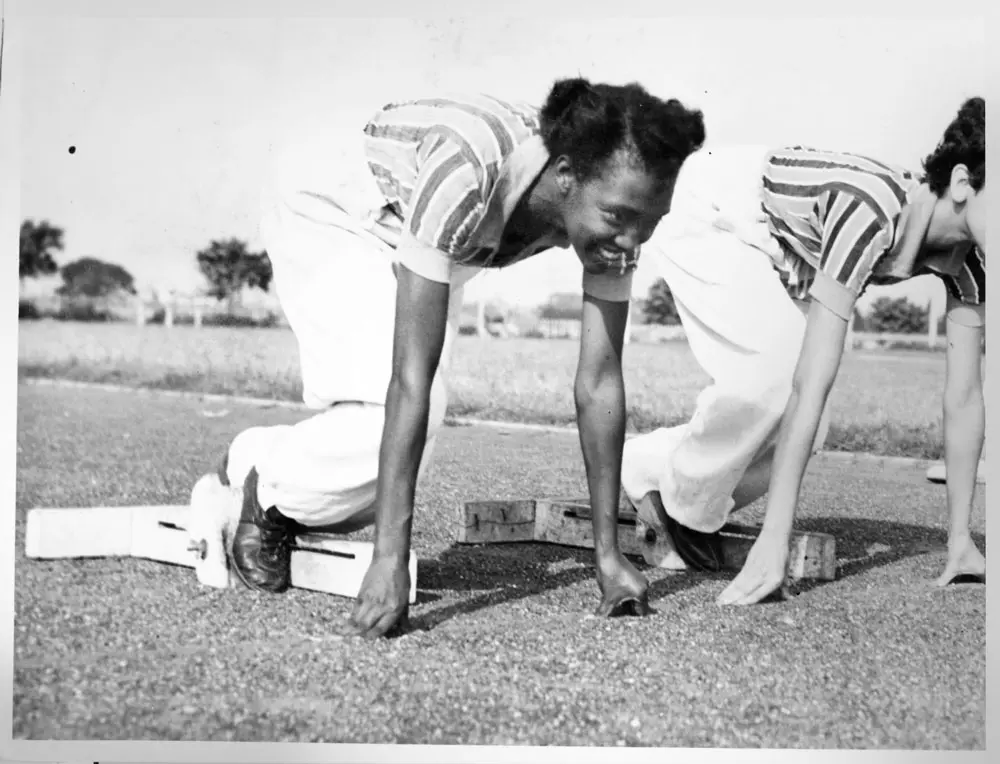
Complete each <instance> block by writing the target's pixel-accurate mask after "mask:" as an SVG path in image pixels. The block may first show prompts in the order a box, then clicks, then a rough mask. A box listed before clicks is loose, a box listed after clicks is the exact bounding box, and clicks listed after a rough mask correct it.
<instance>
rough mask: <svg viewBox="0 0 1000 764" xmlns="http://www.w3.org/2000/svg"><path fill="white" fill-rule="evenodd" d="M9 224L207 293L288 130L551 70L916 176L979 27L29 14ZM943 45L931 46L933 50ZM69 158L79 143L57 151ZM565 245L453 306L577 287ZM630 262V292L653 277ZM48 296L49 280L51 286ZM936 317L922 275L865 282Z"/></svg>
mask: <svg viewBox="0 0 1000 764" xmlns="http://www.w3.org/2000/svg"><path fill="white" fill-rule="evenodd" d="M12 34H18V35H20V38H19V39H20V44H19V46H18V49H19V50H20V51H21V54H22V59H21V72H22V80H21V161H22V164H21V216H22V218H30V219H33V220H36V221H38V220H42V219H45V220H48V221H50V222H51V223H53V224H55V225H58V226H60V227H62V228H63V229H65V232H66V233H65V250H64V251H63V252H62V253H58V255H57V259H58V260H59V262H60V263H65V262H68V261H70V260H73V259H76V258H78V257H82V256H86V255H90V256H95V257H98V258H101V259H103V260H108V261H112V262H117V263H119V264H121V265H123V266H125V267H126V268H127V269H128V270H129V271H130V272H131V273H132V274H133V275H134V276H135V278H136V281H137V283H138V285H139V286H140V288H148V287H151V286H156V287H158V288H160V289H175V290H178V291H180V292H191V291H193V290H194V289H196V288H198V287H200V286H202V285H203V283H204V282H203V281H202V279H201V277H200V275H199V274H198V271H197V268H196V265H195V252H197V251H198V250H199V249H201V248H203V247H205V246H207V245H208V244H209V242H210V241H211V240H212V239H216V238H228V237H237V238H240V239H244V240H246V241H248V242H249V244H250V246H251V248H253V249H260V248H262V245H261V242H260V238H259V236H258V234H257V230H256V227H257V208H258V195H259V192H260V187H261V184H262V182H263V179H264V168H265V167H266V166H267V163H268V161H269V156H268V152H269V148H270V146H271V145H272V143H273V142H276V141H280V140H282V136H283V135H286V134H287V133H288V132H289V131H293V132H296V133H298V132H300V131H311V132H318V133H325V134H328V135H329V136H330V140H331V141H335V140H337V136H338V135H343V134H344V132H345V131H349V130H353V129H360V128H361V127H363V125H364V124H365V121H366V120H367V118H368V117H369V116H370V115H371V114H373V113H374V111H375V110H376V109H378V107H379V106H381V105H382V104H383V103H386V102H389V101H391V100H394V99H400V98H412V97H422V96H426V95H433V94H436V93H439V92H442V91H464V90H481V91H483V92H488V93H492V94H495V95H497V96H501V97H506V98H518V99H522V100H527V101H529V102H534V103H536V104H540V103H541V102H542V101H543V100H544V98H545V95H546V93H547V91H548V89H549V87H550V86H551V84H552V81H553V80H554V79H556V78H559V77H564V76H576V75H583V76H586V77H589V78H591V79H592V80H595V81H608V82H617V83H623V82H627V81H631V80H637V81H639V82H641V83H642V84H644V85H645V86H646V87H647V88H648V89H650V90H651V91H652V92H654V93H655V94H657V95H659V96H661V97H676V98H680V99H681V100H682V101H684V102H685V103H686V104H688V105H689V106H696V107H698V108H700V109H702V110H703V111H704V114H705V120H706V128H707V133H708V142H709V143H710V144H721V143H767V144H773V145H785V144H794V143H803V144H810V145H814V146H818V147H823V148H831V149H838V150H848V151H857V152H861V153H868V154H871V155H872V156H875V157H878V158H880V159H883V160H887V161H890V162H895V163H899V164H902V165H906V166H909V167H911V168H913V169H915V170H919V163H920V160H921V159H922V157H923V156H924V155H926V154H927V153H929V152H930V151H931V150H932V149H933V147H934V145H935V144H936V142H937V140H938V139H939V137H940V135H941V133H942V132H943V130H944V128H945V127H946V125H947V124H948V122H949V121H950V120H951V118H952V117H953V116H954V114H955V113H956V111H957V109H958V107H959V105H960V104H961V102H962V101H963V100H964V99H965V98H968V97H970V96H972V95H985V86H986V58H985V56H986V44H985V32H984V25H983V24H982V22H981V21H975V22H972V23H970V21H969V20H965V19H956V20H953V21H944V20H942V19H939V18H936V19H928V18H918V17H912V16H911V17H907V16H902V15H899V16H897V17H895V18H893V17H886V18H882V19H878V18H863V19H858V18H854V19H851V18H844V19H837V18H833V19H827V20H822V19H811V18H798V19H795V18H789V17H785V18H782V17H771V18H769V17H757V18H751V17H748V18H734V17H732V16H728V17H716V18H692V17H680V18H632V19H630V18H603V19H594V18H576V19H567V18H565V17H563V18H559V19H553V18H548V17H538V18H534V19H530V20H529V19H526V18H511V19H504V18H498V17H478V18H477V17H466V18H455V19H433V18H426V19H423V20H418V19H412V18H390V19H385V18H380V19H364V18H345V17H335V16H334V17H328V18H317V17H310V18H299V19H296V18H239V17H236V18H214V19H213V18H137V17H132V18H128V17H122V18H107V17H105V18H73V17H63V18H45V19H20V20H18V22H17V24H16V25H14V24H10V25H9V27H8V35H12ZM931 50H933V51H934V55H929V54H928V51H931ZM71 146H72V147H74V148H75V151H74V152H73V153H70V151H69V148H70V147H71ZM580 273H581V271H580V265H579V262H578V261H577V260H576V258H575V256H574V255H573V254H572V252H571V251H568V250H566V251H549V252H547V253H544V254H542V255H539V256H537V257H535V258H533V259H532V260H529V261H528V262H525V263H522V264H519V265H517V266H514V267H513V268H510V269H507V270H505V271H502V272H488V273H486V274H485V275H484V276H480V277H478V278H477V279H476V281H474V282H473V283H472V284H470V285H469V286H468V287H467V289H466V299H467V300H475V299H479V298H480V297H486V298H496V297H499V298H500V299H502V300H504V301H505V302H508V303H511V304H537V303H540V302H543V301H544V300H545V299H546V298H547V296H548V295H549V294H550V293H553V292H565V291H570V292H573V291H579V289H580ZM658 276H659V274H657V273H656V272H655V267H654V265H653V264H652V262H647V261H641V264H640V267H639V271H638V273H637V276H636V279H635V288H634V296H636V297H641V296H644V295H645V293H646V291H647V290H648V287H649V285H650V284H651V283H652V282H653V281H654V280H655V279H656V278H658ZM43 286H44V282H43ZM883 294H888V295H890V296H898V295H900V294H905V295H906V296H908V297H910V298H911V299H914V300H917V301H918V302H920V303H921V304H926V303H927V301H928V300H929V299H931V300H934V301H935V304H936V305H940V304H941V303H942V301H943V299H944V290H943V288H942V287H941V285H940V283H939V282H938V281H937V280H936V279H934V278H930V277H925V278H921V279H915V280H912V281H910V282H908V283H907V284H905V285H902V286H897V287H891V288H878V289H872V290H870V292H869V294H868V295H866V297H865V298H864V299H863V301H862V307H864V306H865V305H866V304H867V303H869V302H870V301H871V300H872V299H874V297H877V296H879V295H883Z"/></svg>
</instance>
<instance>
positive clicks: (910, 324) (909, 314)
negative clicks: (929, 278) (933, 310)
mask: <svg viewBox="0 0 1000 764" xmlns="http://www.w3.org/2000/svg"><path fill="white" fill-rule="evenodd" d="M929 312H930V311H929V308H921V307H920V306H919V305H915V304H914V303H912V302H910V301H909V300H908V299H907V298H905V297H897V298H895V299H892V298H889V297H879V298H878V299H877V300H875V302H873V303H872V308H871V311H870V312H869V314H868V321H867V323H868V328H869V331H872V332H880V333H888V334H925V333H926V332H927V321H928V316H929Z"/></svg>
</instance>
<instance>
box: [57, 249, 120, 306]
mask: <svg viewBox="0 0 1000 764" xmlns="http://www.w3.org/2000/svg"><path fill="white" fill-rule="evenodd" d="M59 275H60V276H62V280H63V283H62V284H61V285H60V286H59V288H58V289H56V293H57V294H61V295H65V296H67V297H91V298H100V297H111V296H113V295H115V294H117V293H121V292H125V293H127V294H135V279H133V278H132V274H131V273H129V272H128V271H127V270H125V269H124V268H123V267H122V266H120V265H117V264H116V263H106V262H104V261H103V260H98V259H97V258H94V257H81V258H80V259H79V260H74V261H73V262H71V263H67V264H66V265H64V266H63V267H62V268H61V269H60V271H59Z"/></svg>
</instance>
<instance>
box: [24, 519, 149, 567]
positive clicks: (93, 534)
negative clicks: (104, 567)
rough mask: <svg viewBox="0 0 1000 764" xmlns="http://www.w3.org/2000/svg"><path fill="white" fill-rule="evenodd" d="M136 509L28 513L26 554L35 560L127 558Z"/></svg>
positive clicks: (130, 547) (25, 540)
mask: <svg viewBox="0 0 1000 764" xmlns="http://www.w3.org/2000/svg"><path fill="white" fill-rule="evenodd" d="M135 509H136V508H135V507H95V508H93V509H91V508H80V507H67V508H65V509H63V508H52V509H48V508H42V509H29V510H28V513H27V519H26V523H25V531H24V553H25V555H26V556H27V557H29V558H31V559H36V560H58V559H72V558H85V557H128V556H130V555H131V554H132V515H133V512H134V511H135Z"/></svg>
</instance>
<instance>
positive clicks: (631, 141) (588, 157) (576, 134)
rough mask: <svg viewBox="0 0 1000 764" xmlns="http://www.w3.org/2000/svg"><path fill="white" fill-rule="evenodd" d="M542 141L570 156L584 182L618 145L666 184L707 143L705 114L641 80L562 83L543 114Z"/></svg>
mask: <svg viewBox="0 0 1000 764" xmlns="http://www.w3.org/2000/svg"><path fill="white" fill-rule="evenodd" d="M540 122H541V134H542V140H543V141H544V142H545V148H546V149H548V151H549V154H550V155H551V156H552V157H557V156H560V155H565V156H567V157H569V159H570V161H571V162H572V163H573V168H574V171H575V173H576V175H577V177H578V178H580V180H587V179H589V178H592V177H594V176H595V175H597V174H598V173H600V172H601V170H602V169H603V167H604V163H605V162H606V161H607V160H608V159H609V158H610V157H611V155H612V154H614V153H615V152H616V151H617V150H618V149H622V148H623V149H625V150H626V151H627V152H628V155H629V158H630V159H631V160H632V161H635V162H637V163H638V164H639V165H640V166H641V167H642V168H643V169H645V170H647V171H648V172H650V173H651V174H652V175H653V176H654V177H655V178H657V179H659V180H660V181H661V182H669V181H671V180H672V179H673V178H674V177H675V176H676V175H677V172H678V171H679V170H680V167H681V165H682V164H683V163H684V160H685V159H686V158H687V157H688V156H689V155H690V154H692V153H694V152H695V151H697V150H698V149H700V148H701V146H702V144H703V143H704V142H705V124H704V121H703V119H702V113H701V112H700V111H697V110H690V109H687V108H685V107H684V105H683V104H681V102H680V101H677V100H675V99H671V100H669V101H663V100H661V99H659V98H657V97H656V96H653V95H650V93H648V92H647V91H646V89H645V88H643V87H642V86H641V85H639V84H638V83H634V82H633V83H629V84H627V85H606V84H591V83H590V82H588V81H587V80H586V79H583V78H573V79H564V80H559V81H557V82H556V83H555V84H554V85H553V86H552V90H551V91H550V92H549V96H548V98H547V99H546V101H545V105H544V106H543V107H542V111H541V114H540Z"/></svg>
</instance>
